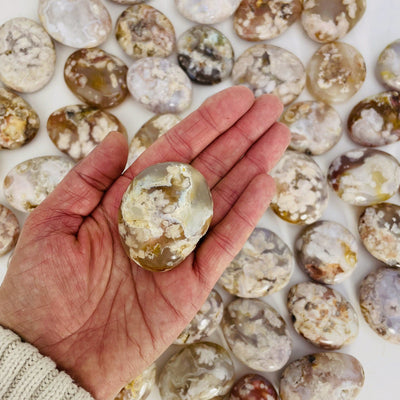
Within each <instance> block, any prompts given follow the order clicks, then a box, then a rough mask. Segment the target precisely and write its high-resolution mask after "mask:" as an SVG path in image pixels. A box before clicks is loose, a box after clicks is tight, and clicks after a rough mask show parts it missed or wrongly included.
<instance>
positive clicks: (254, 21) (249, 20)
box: [233, 0, 302, 41]
mask: <svg viewBox="0 0 400 400" xmlns="http://www.w3.org/2000/svg"><path fill="white" fill-rule="evenodd" d="M301 1H302V0H243V1H242V2H241V3H240V5H239V8H238V9H237V10H236V12H235V16H234V19H233V27H234V28H235V31H236V33H237V34H238V36H239V37H241V38H242V39H244V40H251V41H258V40H268V39H272V38H274V37H277V36H279V35H281V34H282V33H283V32H285V31H286V30H287V29H288V28H289V26H290V25H292V24H293V23H294V22H295V21H296V20H297V19H298V18H299V17H300V14H301V10H302V5H301Z"/></svg>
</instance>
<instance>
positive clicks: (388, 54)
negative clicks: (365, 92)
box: [377, 39, 400, 91]
mask: <svg viewBox="0 0 400 400" xmlns="http://www.w3.org/2000/svg"><path fill="white" fill-rule="evenodd" d="M377 72H378V76H379V77H380V79H381V81H382V82H383V83H384V84H385V85H386V86H387V87H388V88H390V89H393V90H398V91H400V39H399V40H395V41H394V42H393V43H390V44H389V45H388V46H386V47H385V49H384V50H383V51H382V53H381V54H380V56H379V59H378V63H377Z"/></svg>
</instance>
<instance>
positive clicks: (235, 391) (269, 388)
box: [229, 374, 278, 400]
mask: <svg viewBox="0 0 400 400" xmlns="http://www.w3.org/2000/svg"><path fill="white" fill-rule="evenodd" d="M229 400H278V394H277V393H276V390H275V388H274V387H273V385H272V383H271V382H269V381H268V380H267V379H266V378H264V377H263V376H261V375H257V374H248V375H244V376H242V377H241V378H240V379H239V380H238V381H236V383H235V385H234V386H233V388H232V390H231V394H230V396H229Z"/></svg>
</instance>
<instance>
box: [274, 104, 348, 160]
mask: <svg viewBox="0 0 400 400" xmlns="http://www.w3.org/2000/svg"><path fill="white" fill-rule="evenodd" d="M281 122H283V123H284V124H285V125H287V127H288V128H289V129H290V132H291V134H292V139H291V141H290V145H289V147H290V148H291V149H292V150H296V151H299V152H301V153H306V154H308V155H315V156H317V155H320V154H324V153H326V152H327V151H328V150H330V149H331V148H332V147H333V146H335V144H336V143H337V142H338V141H339V139H340V138H341V136H342V120H341V118H340V115H339V113H338V112H337V111H336V110H335V109H334V108H333V107H332V106H330V105H328V104H326V103H324V102H322V101H312V100H310V101H300V102H298V103H294V104H292V105H290V106H289V107H288V108H287V109H286V110H285V111H284V113H283V114H282V117H281Z"/></svg>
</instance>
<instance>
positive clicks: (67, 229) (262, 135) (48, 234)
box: [0, 87, 289, 400]
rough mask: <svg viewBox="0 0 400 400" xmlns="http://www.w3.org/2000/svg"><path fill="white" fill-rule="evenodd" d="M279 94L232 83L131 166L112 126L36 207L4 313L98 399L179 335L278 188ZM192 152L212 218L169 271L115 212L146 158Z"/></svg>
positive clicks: (2, 304)
mask: <svg viewBox="0 0 400 400" xmlns="http://www.w3.org/2000/svg"><path fill="white" fill-rule="evenodd" d="M281 111H282V105H281V104H280V102H279V100H278V99H277V98H275V97H274V96H268V95H265V96H262V97H260V98H258V99H257V100H255V101H254V97H253V94H252V93H251V92H250V91H249V90H248V89H246V88H245V87H233V88H230V89H227V90H224V91H222V92H220V93H218V94H216V95H214V96H212V97H211V98H209V99H208V100H206V101H205V102H204V104H203V105H202V106H201V107H200V108H199V109H198V110H196V111H195V112H193V113H192V114H191V115H190V116H188V117H187V118H186V119H185V120H183V121H182V122H181V123H179V124H178V125H177V126H176V127H174V128H173V129H172V130H170V131H169V132H168V133H167V134H166V135H164V136H163V137H161V138H160V139H159V140H158V141H157V142H156V143H155V144H154V145H153V146H151V147H150V148H149V149H148V150H147V151H146V152H145V153H143V155H142V156H141V157H140V158H139V159H138V160H137V161H136V162H135V163H134V164H133V165H132V166H131V167H130V168H129V169H128V170H127V171H126V172H125V173H124V174H123V175H122V176H121V173H122V171H123V169H124V167H125V163H126V158H127V153H128V149H127V143H126V141H125V139H124V137H123V136H122V135H121V134H119V133H115V132H114V133H111V134H110V135H109V136H107V138H106V139H105V140H104V141H103V143H102V144H101V145H99V146H98V147H97V148H96V149H95V150H94V151H93V152H92V153H91V154H90V155H89V156H88V157H87V158H86V159H84V160H83V161H81V162H80V163H79V164H78V165H77V166H76V167H75V168H74V169H73V170H72V171H71V172H70V173H69V174H68V175H67V176H66V177H65V179H64V180H63V181H62V182H61V183H60V184H59V185H58V186H57V188H56V189H55V190H54V191H53V193H52V194H51V195H49V196H48V198H47V199H46V200H45V201H44V202H43V203H42V204H41V205H40V206H39V207H38V208H37V209H36V210H35V211H34V212H33V213H32V214H31V215H30V216H29V218H28V219H27V221H26V223H25V226H24V229H23V232H22V234H21V236H20V239H19V241H18V244H17V247H16V249H15V253H14V255H13V257H12V261H11V263H10V266H9V269H8V271H7V274H6V277H5V279H4V282H3V285H2V286H1V287H0V310H1V311H0V324H1V325H2V326H4V327H7V328H9V329H12V330H13V331H15V332H16V333H17V334H19V335H20V336H21V337H22V338H24V339H25V340H26V341H28V342H30V343H32V344H33V345H35V346H36V347H37V348H38V349H39V351H40V352H41V353H42V354H44V355H47V356H49V357H51V358H52V359H53V360H54V361H55V362H56V363H57V365H58V367H59V368H61V369H64V370H65V371H66V372H68V373H69V374H70V375H71V376H72V377H73V378H74V379H75V380H76V381H77V382H78V383H79V384H80V385H81V386H82V387H83V388H85V389H86V390H88V391H89V392H90V393H91V394H92V395H93V396H94V397H95V398H96V399H99V400H104V399H112V398H113V396H115V395H116V394H117V392H118V391H119V389H120V388H121V387H122V386H124V385H125V384H126V383H128V382H129V381H130V380H131V379H133V378H134V377H135V376H137V375H138V374H140V373H141V371H142V370H143V369H144V368H146V367H147V366H148V365H149V364H151V363H152V362H153V361H154V360H155V359H156V358H157V357H158V356H159V355H160V354H161V353H162V352H163V351H164V350H165V349H166V348H167V347H168V346H169V345H170V344H171V343H172V342H173V340H174V339H175V338H176V337H177V336H178V335H179V333H180V332H181V331H182V330H183V328H184V327H185V326H186V325H187V324H188V323H189V322H190V321H191V319H192V318H193V316H194V315H195V313H196V312H197V310H198V309H199V308H200V307H201V306H202V304H203V303H204V301H205V299H206V297H207V296H208V294H209V292H210V290H211V289H212V287H213V286H214V285H215V283H216V281H217V280H218V278H219V276H220V275H221V274H222V272H223V271H224V269H225V268H226V267H227V265H228V264H229V262H230V261H231V260H232V258H233V257H234V256H235V255H236V254H237V253H238V252H239V250H240V249H241V248H242V246H243V244H244V243H245V241H246V240H247V238H248V236H249V235H250V233H251V232H252V230H253V229H254V227H255V226H256V224H257V222H258V220H259V219H260V217H261V216H262V214H263V212H264V211H265V209H266V208H267V207H268V205H269V202H270V200H271V198H272V196H273V193H274V183H273V180H272V178H271V177H269V176H268V175H267V172H268V171H269V170H270V169H271V168H272V167H273V165H274V164H275V163H276V162H277V160H278V159H279V158H280V157H281V155H282V153H283V151H284V150H285V148H286V146H287V145H288V143H289V132H288V129H287V128H286V127H285V126H283V125H281V124H279V123H276V122H275V121H276V119H277V118H278V116H279V114H280V113H281ZM165 161H180V162H186V163H191V164H192V165H193V166H194V167H195V168H197V169H198V170H199V171H200V172H202V174H203V175H204V176H205V178H206V180H207V182H208V184H209V186H210V188H211V191H212V196H213V201H214V217H213V220H212V223H211V227H210V230H209V231H208V233H207V235H206V236H205V238H204V239H203V240H202V241H201V243H200V245H199V246H198V247H197V248H196V250H195V251H194V252H193V253H192V254H191V255H190V256H189V257H188V258H187V259H186V260H185V261H184V262H183V263H182V264H181V265H180V266H178V267H177V268H175V269H174V270H172V271H170V272H164V273H160V272H158V273H155V272H149V271H146V270H144V269H142V268H140V267H138V266H137V265H136V264H135V263H134V262H133V261H131V260H130V259H129V258H128V257H127V255H126V254H125V252H124V250H123V248H122V245H121V242H120V237H119V233H118V228H117V219H118V218H117V215H118V208H119V205H120V201H121V198H122V195H123V193H124V192H125V190H126V188H127V187H128V185H129V183H130V182H131V180H132V179H133V178H134V177H135V176H136V175H137V174H138V173H139V172H141V171H142V170H143V169H144V168H146V167H148V166H150V165H152V164H155V163H159V162H165Z"/></svg>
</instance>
